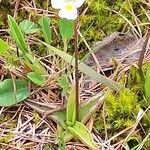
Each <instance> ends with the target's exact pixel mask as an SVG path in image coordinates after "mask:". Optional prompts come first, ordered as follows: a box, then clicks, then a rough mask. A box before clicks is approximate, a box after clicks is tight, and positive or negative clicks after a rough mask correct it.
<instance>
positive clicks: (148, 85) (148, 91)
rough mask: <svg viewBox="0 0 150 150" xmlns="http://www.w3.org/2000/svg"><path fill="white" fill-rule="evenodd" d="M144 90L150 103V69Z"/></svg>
mask: <svg viewBox="0 0 150 150" xmlns="http://www.w3.org/2000/svg"><path fill="white" fill-rule="evenodd" d="M144 89H145V97H146V99H147V100H148V101H149V102H150V69H148V70H147V72H146V76H145V85H144Z"/></svg>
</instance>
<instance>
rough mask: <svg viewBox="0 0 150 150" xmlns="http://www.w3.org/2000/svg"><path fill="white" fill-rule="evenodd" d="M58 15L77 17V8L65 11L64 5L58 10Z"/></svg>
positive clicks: (70, 17)
mask: <svg viewBox="0 0 150 150" xmlns="http://www.w3.org/2000/svg"><path fill="white" fill-rule="evenodd" d="M59 17H61V18H66V19H68V20H75V19H76V18H77V17H78V14H77V9H76V8H75V7H73V9H72V10H71V11H67V10H66V9H65V7H64V8H62V9H61V10H60V11H59Z"/></svg>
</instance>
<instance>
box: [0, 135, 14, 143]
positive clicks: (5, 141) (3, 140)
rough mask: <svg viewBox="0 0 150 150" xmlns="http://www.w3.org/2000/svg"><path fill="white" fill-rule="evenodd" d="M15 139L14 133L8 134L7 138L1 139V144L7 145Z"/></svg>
mask: <svg viewBox="0 0 150 150" xmlns="http://www.w3.org/2000/svg"><path fill="white" fill-rule="evenodd" d="M12 138H14V134H13V133H7V134H5V136H3V137H1V139H0V142H3V143H7V142H9V140H10V139H12Z"/></svg>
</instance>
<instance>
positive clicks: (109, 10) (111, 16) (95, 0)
mask: <svg viewBox="0 0 150 150" xmlns="http://www.w3.org/2000/svg"><path fill="white" fill-rule="evenodd" d="M88 6H89V9H88V11H87V13H86V14H85V15H84V16H83V17H82V18H81V23H82V26H81V27H83V28H82V30H83V33H84V36H85V37H86V40H87V41H88V42H93V41H94V42H95V41H99V40H101V39H102V38H103V37H105V36H108V35H110V34H111V33H113V32H115V31H128V30H132V28H131V26H130V25H129V24H128V23H127V21H126V20H125V19H124V18H126V19H128V21H129V22H130V23H131V24H133V25H134V26H135V28H136V26H137V24H136V21H135V16H136V17H137V18H138V19H139V20H140V21H141V22H142V23H148V22H149V21H148V18H147V16H146V13H145V12H144V11H143V10H142V7H143V8H144V9H145V10H148V6H146V5H145V4H143V3H141V1H140V0H128V1H124V0H115V1H114V0H113V1H112V0H89V1H88ZM141 6H142V7H141ZM131 12H134V14H135V16H134V15H133V14H132V13H131ZM123 17H124V18H123ZM146 26H147V25H146V24H145V25H144V26H140V28H141V30H142V31H144V30H145V29H146Z"/></svg>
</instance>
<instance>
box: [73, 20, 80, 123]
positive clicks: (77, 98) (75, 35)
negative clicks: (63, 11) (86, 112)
mask: <svg viewBox="0 0 150 150" xmlns="http://www.w3.org/2000/svg"><path fill="white" fill-rule="evenodd" d="M74 48H75V88H76V89H75V92H76V93H75V95H76V97H75V98H76V115H77V116H76V120H77V121H79V111H80V108H79V76H78V33H77V23H76V22H75V26H74Z"/></svg>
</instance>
